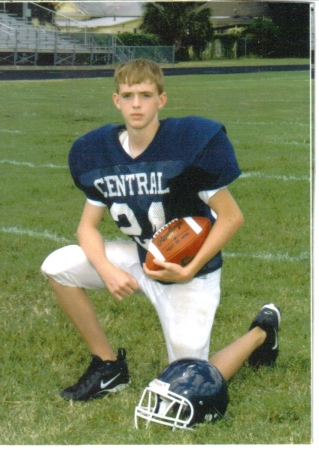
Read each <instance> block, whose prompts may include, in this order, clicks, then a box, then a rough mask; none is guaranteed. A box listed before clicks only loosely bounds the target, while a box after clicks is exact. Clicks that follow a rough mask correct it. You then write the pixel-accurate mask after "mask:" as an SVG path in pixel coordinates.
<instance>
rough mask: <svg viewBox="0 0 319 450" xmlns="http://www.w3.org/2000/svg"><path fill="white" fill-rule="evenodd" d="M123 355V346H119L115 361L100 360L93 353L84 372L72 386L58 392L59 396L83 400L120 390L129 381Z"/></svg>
mask: <svg viewBox="0 0 319 450" xmlns="http://www.w3.org/2000/svg"><path fill="white" fill-rule="evenodd" d="M125 357H126V352H125V350H124V348H119V350H118V355H117V360H116V361H102V359H101V358H99V357H98V356H95V355H93V356H92V361H91V364H90V365H89V367H88V368H87V370H86V371H85V373H84V374H83V375H82V376H81V377H80V378H79V380H78V382H77V383H76V384H75V385H74V386H70V387H68V388H66V389H64V390H63V391H62V392H60V395H61V397H63V398H64V399H65V400H74V401H81V400H82V401H83V400H90V399H93V398H102V397H104V396H105V395H107V394H109V393H111V392H117V391H121V390H122V389H124V388H125V387H126V386H127V385H128V384H129V382H130V376H129V373H128V368H127V364H126V361H125Z"/></svg>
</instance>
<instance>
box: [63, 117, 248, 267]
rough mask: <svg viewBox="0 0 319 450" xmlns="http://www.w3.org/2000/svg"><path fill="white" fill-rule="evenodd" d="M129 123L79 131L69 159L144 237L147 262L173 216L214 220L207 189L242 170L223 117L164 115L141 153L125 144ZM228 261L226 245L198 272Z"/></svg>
mask: <svg viewBox="0 0 319 450" xmlns="http://www.w3.org/2000/svg"><path fill="white" fill-rule="evenodd" d="M121 129H125V127H124V126H118V125H106V126H103V127H102V128H99V129H97V130H94V131H91V132H89V133H88V134H86V135H84V136H83V137H81V138H79V139H78V140H77V141H76V142H75V143H74V145H73V147H72V148H71V151H70V154H69V165H70V170H71V174H72V177H73V179H74V182H75V184H76V186H77V187H78V188H80V189H81V190H82V191H83V192H84V193H85V195H86V197H87V198H88V199H89V200H93V201H98V202H100V203H103V204H104V205H106V206H107V207H108V209H109V211H110V213H111V215H112V217H113V219H114V221H115V222H116V224H117V226H118V227H119V228H120V230H121V231H122V232H123V233H125V234H127V235H129V236H130V237H131V238H133V239H134V240H135V241H136V242H137V243H138V249H139V254H140V259H141V262H144V260H145V255H146V251H147V248H148V243H149V240H150V239H151V238H152V236H153V234H154V233H155V231H157V230H158V229H159V228H161V227H162V226H163V225H164V224H165V223H167V222H169V221H170V220H172V219H175V218H180V217H186V216H205V217H208V218H209V220H210V221H211V223H212V224H213V223H214V221H215V219H214V215H213V214H212V211H211V209H210V208H209V207H208V206H207V204H206V203H204V201H202V200H201V199H200V197H199V193H200V192H203V191H210V190H215V189H218V188H221V187H224V186H226V185H227V184H229V183H231V182H232V181H233V180H235V179H236V178H237V177H238V176H239V175H240V173H241V172H240V169H239V167H238V164H237V160H236V157H235V153H234V149H233V146H232V145H231V143H230V141H229V139H228V138H227V136H226V132H225V129H224V127H223V125H222V124H220V123H218V122H215V121H212V120H209V119H204V118H201V117H196V116H191V117H185V118H169V119H165V120H161V121H160V127H159V129H158V131H157V133H156V135H155V137H154V139H153V141H152V142H151V144H150V145H149V146H148V148H147V149H146V150H145V151H144V152H143V153H142V154H140V155H139V156H138V157H136V158H132V157H131V156H130V155H128V154H127V153H126V152H125V151H124V149H123V147H122V145H121V143H120V140H119V133H120V131H121ZM221 265H222V259H221V254H220V253H219V254H218V255H216V256H215V257H214V258H213V259H212V260H211V261H210V262H209V263H207V264H206V266H205V267H203V268H202V270H201V271H200V272H199V273H198V275H200V274H204V273H207V272H211V271H213V270H216V269H217V268H219V267H221Z"/></svg>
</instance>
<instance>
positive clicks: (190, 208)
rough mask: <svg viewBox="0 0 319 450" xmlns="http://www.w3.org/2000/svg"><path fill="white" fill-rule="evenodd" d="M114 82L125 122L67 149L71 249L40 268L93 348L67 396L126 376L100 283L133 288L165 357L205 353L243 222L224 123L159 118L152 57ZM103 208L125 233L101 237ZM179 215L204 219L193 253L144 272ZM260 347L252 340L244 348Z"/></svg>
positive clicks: (117, 292) (120, 382) (99, 392)
mask: <svg viewBox="0 0 319 450" xmlns="http://www.w3.org/2000/svg"><path fill="white" fill-rule="evenodd" d="M115 85H116V91H115V93H114V94H113V102H114V105H115V107H116V108H118V109H119V110H120V111H121V113H122V116H123V121H124V123H123V125H112V124H108V125H105V126H103V127H101V128H99V129H97V130H94V131H91V132H89V133H88V134H86V135H84V136H82V137H81V138H79V139H78V140H77V141H76V142H75V143H74V145H73V146H72V148H71V150H70V154H69V166H70V171H71V175H72V177H73V180H74V183H75V184H76V186H77V187H78V188H79V189H81V190H82V191H83V192H84V194H85V197H86V201H85V205H84V209H83V213H82V217H81V219H80V223H79V226H78V230H77V236H78V241H79V245H70V246H67V247H64V248H61V249H58V250H56V251H55V252H53V253H52V254H51V255H49V256H48V258H47V259H46V260H45V261H44V263H43V265H42V272H43V274H44V275H45V276H47V277H48V279H49V282H50V284H51V286H52V288H53V290H54V291H55V293H56V296H57V298H58V300H59V303H60V305H61V307H62V308H63V310H64V311H65V313H66V314H67V316H68V317H69V319H70V320H71V322H72V323H73V324H74V325H75V327H76V328H77V330H78V331H79V332H80V334H81V336H82V337H83V339H84V341H85V342H86V344H87V346H88V348H89V350H90V351H91V353H92V355H93V356H92V361H91V363H90V365H89V367H88V369H87V370H86V371H85V373H84V375H83V376H82V377H81V378H80V379H79V381H78V382H77V383H76V384H75V385H73V386H71V387H69V388H67V389H65V390H63V391H62V392H61V395H62V397H63V398H65V399H73V400H88V399H90V398H96V397H101V396H104V395H106V394H107V393H109V392H114V391H117V390H120V389H122V388H123V387H125V386H127V384H128V383H129V373H128V369H127V364H126V352H125V350H124V349H123V348H120V349H119V350H118V353H117V354H116V353H115V352H114V350H113V348H112V346H111V344H110V343H109V341H108V340H107V337H106V335H105V333H104V331H103V329H102V327H101V325H100V322H99V320H98V317H97V315H96V313H95V310H94V306H93V304H92V302H91V300H90V299H89V297H88V295H87V290H90V289H105V288H106V289H107V290H108V291H109V293H110V294H111V295H112V296H113V297H115V299H117V300H123V299H124V298H127V297H129V296H130V295H132V294H133V293H135V292H137V291H142V292H143V293H144V294H145V295H146V296H147V297H148V298H149V300H150V301H151V302H152V304H153V305H154V307H155V309H156V311H157V314H158V316H159V320H160V323H161V325H162V329H163V333H164V336H165V341H166V345H167V352H168V361H169V362H172V361H174V360H176V359H179V358H183V357H196V358H203V359H207V358H208V355H209V342H210V335H211V330H212V326H213V321H214V316H215V313H216V309H217V307H218V304H219V300H220V276H221V266H222V257H221V250H222V248H223V247H224V246H225V244H226V243H227V242H228V241H229V240H230V239H231V238H232V237H233V236H234V234H235V233H236V232H237V230H238V229H239V228H240V227H241V225H242V224H243V215H242V213H241V211H240V209H239V207H238V205H237V203H236V201H235V200H234V198H233V197H232V195H231V194H230V192H229V190H228V188H227V186H228V185H229V184H230V183H231V182H232V181H234V180H235V179H236V178H238V177H239V175H240V173H241V172H240V169H239V167H238V163H237V160H236V157H235V153H234V149H233V146H232V144H231V143H230V141H229V139H228V137H227V135H226V131H225V128H224V126H223V125H222V124H220V123H218V122H215V121H213V120H209V119H205V118H202V117H197V116H190V117H184V118H167V119H164V120H160V119H159V111H160V110H161V109H162V108H163V107H164V106H165V104H166V101H167V94H166V93H165V91H164V79H163V72H162V70H161V68H160V67H159V66H158V65H157V64H156V63H154V62H152V61H148V60H133V61H129V62H126V63H123V64H121V65H119V67H118V68H117V69H116V71H115ZM107 210H108V211H109V212H110V214H111V216H112V218H113V220H114V221H115V223H116V224H117V226H118V227H119V229H120V230H121V231H122V232H123V233H124V234H126V235H127V236H129V237H130V238H131V239H130V240H126V241H123V242H120V241H116V242H106V241H105V239H104V237H103V236H102V234H101V232H100V230H99V226H100V224H101V221H102V219H103V217H104V215H105V213H106V211H107ZM185 216H204V217H207V218H209V220H210V221H211V223H212V228H211V231H210V234H209V236H208V238H207V239H206V241H205V242H204V244H203V246H202V247H201V249H200V251H199V252H198V254H197V255H196V256H195V257H194V259H193V260H192V261H191V262H190V263H189V264H188V265H187V266H185V267H181V266H180V265H177V264H173V263H167V262H162V261H156V264H157V265H159V266H160V267H161V270H158V271H150V270H148V269H147V268H146V266H145V264H144V261H145V255H146V252H147V248H148V243H149V240H150V239H151V238H152V236H153V234H154V233H155V232H156V231H157V230H159V229H160V228H161V227H162V226H163V225H164V224H165V223H167V222H169V221H171V220H172V219H175V218H177V217H185ZM258 329H259V327H258ZM260 331H262V330H261V329H260ZM250 334H251V333H250ZM265 339H266V337H265V336H264V337H263V339H261V340H262V341H265ZM262 343H263V342H260V339H259V341H258V345H259V346H260V345H261V344H262ZM258 345H257V343H256V342H255V340H254V344H251V345H250V347H249V348H250V350H249V352H251V351H252V350H256V348H257V346H258ZM247 356H248V354H247ZM217 357H218V356H216V358H217ZM237 365H238V364H237V363H235V364H234V366H233V368H232V369H231V370H230V372H232V371H233V370H234V368H236V367H237ZM221 372H222V373H223V371H221ZM227 377H228V375H227V374H226V375H225V378H226V379H227Z"/></svg>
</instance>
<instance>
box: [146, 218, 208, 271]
mask: <svg viewBox="0 0 319 450" xmlns="http://www.w3.org/2000/svg"><path fill="white" fill-rule="evenodd" d="M210 229H211V223H210V221H209V220H208V219H207V218H206V217H184V218H181V219H174V220H172V221H171V222H169V223H167V224H166V225H164V226H163V227H162V228H161V229H160V230H158V231H157V232H156V233H155V234H154V236H153V238H152V240H151V241H150V244H149V247H148V251H147V254H146V260H145V264H146V267H147V268H148V269H150V270H160V269H161V267H159V266H157V265H156V264H154V262H153V260H154V258H155V259H159V260H161V261H166V262H172V263H176V264H180V265H181V266H183V267H184V266H186V265H187V264H188V263H189V262H190V261H191V260H192V259H193V258H194V256H195V255H196V253H197V252H198V250H199V249H200V248H201V246H202V245H203V243H204V241H205V239H206V238H207V236H208V233H209V232H210Z"/></svg>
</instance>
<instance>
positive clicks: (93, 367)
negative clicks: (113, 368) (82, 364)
mask: <svg viewBox="0 0 319 450" xmlns="http://www.w3.org/2000/svg"><path fill="white" fill-rule="evenodd" d="M100 365H101V361H99V360H97V358H96V356H93V357H92V361H91V363H90V365H89V367H88V368H87V369H86V371H85V372H84V374H83V375H82V376H81V377H80V378H79V379H78V381H77V383H76V384H75V385H74V386H73V387H79V386H80V385H83V384H88V383H89V382H90V381H91V378H92V376H93V375H95V374H96V371H97V370H98V368H99V367H100Z"/></svg>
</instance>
